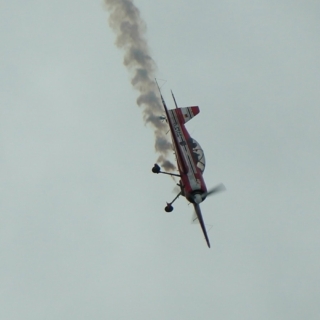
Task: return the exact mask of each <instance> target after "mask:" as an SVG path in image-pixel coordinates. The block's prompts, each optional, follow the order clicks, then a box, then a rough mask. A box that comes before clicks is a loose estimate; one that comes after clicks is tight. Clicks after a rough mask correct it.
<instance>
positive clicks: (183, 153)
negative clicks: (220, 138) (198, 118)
mask: <svg viewBox="0 0 320 320" xmlns="http://www.w3.org/2000/svg"><path fill="white" fill-rule="evenodd" d="M195 108H197V109H195ZM189 109H190V110H189ZM192 109H194V113H195V114H194V115H196V114H197V113H199V107H189V108H176V109H172V110H166V113H167V119H168V123H169V126H170V129H171V130H170V131H171V134H172V142H173V146H174V149H175V154H176V157H177V163H178V170H179V172H180V176H181V182H180V185H181V191H182V195H184V196H185V197H186V198H187V199H188V201H190V202H194V199H195V196H196V195H197V194H199V195H203V194H205V193H206V192H207V188H206V185H205V182H204V179H203V176H202V172H203V169H204V168H201V166H199V159H198V155H197V153H196V151H195V150H197V149H196V148H197V147H196V146H197V144H196V141H195V140H194V139H192V138H191V137H190V135H189V133H188V131H187V129H186V127H185V125H184V124H185V122H186V121H188V120H189V119H191V118H192V117H193V116H194V115H193V114H191V113H192V111H193V110H192ZM188 112H189V113H190V115H191V117H190V116H189V118H188V119H187V120H186V118H187V117H188ZM202 200H204V199H202Z"/></svg>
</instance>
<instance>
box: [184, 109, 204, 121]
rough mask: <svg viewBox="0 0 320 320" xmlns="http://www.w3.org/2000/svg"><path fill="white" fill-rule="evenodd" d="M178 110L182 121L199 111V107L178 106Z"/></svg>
mask: <svg viewBox="0 0 320 320" xmlns="http://www.w3.org/2000/svg"><path fill="white" fill-rule="evenodd" d="M179 110H180V111H181V115H182V117H183V121H184V122H183V123H186V122H188V121H189V120H191V119H192V118H193V117H195V116H196V115H197V114H198V113H199V112H200V109H199V107H186V108H179Z"/></svg>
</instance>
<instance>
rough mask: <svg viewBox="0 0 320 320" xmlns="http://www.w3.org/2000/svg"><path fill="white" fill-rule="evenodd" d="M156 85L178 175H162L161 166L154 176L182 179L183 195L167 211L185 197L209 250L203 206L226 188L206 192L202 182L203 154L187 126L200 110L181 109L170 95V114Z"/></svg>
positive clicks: (168, 206) (181, 193)
mask: <svg viewBox="0 0 320 320" xmlns="http://www.w3.org/2000/svg"><path fill="white" fill-rule="evenodd" d="M155 81H156V84H157V87H158V89H159V93H160V97H161V101H162V105H163V108H164V111H165V116H161V117H159V119H160V120H162V121H164V120H165V121H166V122H167V123H168V125H169V128H170V130H169V131H170V132H171V138H172V145H173V149H174V153H175V155H176V160H177V165H178V171H179V174H175V173H170V172H163V171H161V168H160V166H159V165H158V164H155V165H154V167H153V168H152V172H153V173H156V174H159V173H163V174H168V175H171V176H176V177H179V178H180V182H179V183H178V184H177V185H178V186H179V187H180V192H179V193H178V195H177V196H176V197H175V198H174V199H173V200H172V201H171V202H167V205H166V207H165V208H164V210H165V211H166V212H172V211H173V206H172V204H173V203H174V202H175V201H176V200H177V199H178V198H179V196H183V197H185V198H186V199H187V200H188V201H189V202H190V203H192V204H193V206H194V210H195V217H194V219H193V220H198V221H199V223H200V226H201V229H202V232H203V234H204V237H205V240H206V242H207V245H208V247H209V248H210V241H209V238H208V235H207V230H206V227H205V224H204V220H203V217H202V213H201V210H200V203H201V202H202V201H204V200H205V199H206V197H208V196H211V195H213V194H216V193H218V192H220V191H224V190H225V187H224V185H223V184H219V185H217V186H216V187H214V188H212V189H210V190H207V187H206V185H205V182H204V179H203V172H204V169H205V164H206V163H205V157H204V153H203V150H202V148H201V146H200V144H199V143H198V142H197V141H196V140H195V139H193V138H191V137H190V135H189V133H188V131H187V129H186V127H185V124H186V123H187V122H188V121H189V120H191V119H192V118H193V117H195V116H196V115H197V114H199V112H200V109H199V107H198V106H193V107H184V108H178V105H177V102H176V99H175V97H174V95H173V92H172V91H171V94H172V98H173V101H174V103H175V106H176V108H175V109H171V110H169V109H168V108H167V105H166V103H165V101H164V99H163V96H162V93H161V90H160V87H159V85H158V82H157V80H155Z"/></svg>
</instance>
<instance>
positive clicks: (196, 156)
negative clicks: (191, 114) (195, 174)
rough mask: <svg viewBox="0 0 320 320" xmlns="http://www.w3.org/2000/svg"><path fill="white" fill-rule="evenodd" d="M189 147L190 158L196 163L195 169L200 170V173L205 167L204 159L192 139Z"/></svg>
mask: <svg viewBox="0 0 320 320" xmlns="http://www.w3.org/2000/svg"><path fill="white" fill-rule="evenodd" d="M189 146H190V149H191V151H192V156H193V158H194V160H195V161H196V163H197V167H198V168H199V169H200V170H201V172H203V171H204V169H205V167H206V159H205V157H204V153H203V150H202V148H201V146H200V144H199V143H198V142H197V141H196V140H194V139H193V138H190V140H189Z"/></svg>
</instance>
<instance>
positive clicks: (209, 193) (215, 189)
mask: <svg viewBox="0 0 320 320" xmlns="http://www.w3.org/2000/svg"><path fill="white" fill-rule="evenodd" d="M225 190H226V187H225V186H224V184H223V183H220V184H218V185H217V186H215V187H213V188H211V189H210V190H208V191H207V192H205V193H203V194H202V195H201V196H202V199H204V198H206V197H207V196H212V195H213V194H215V193H218V192H222V191H225Z"/></svg>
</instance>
